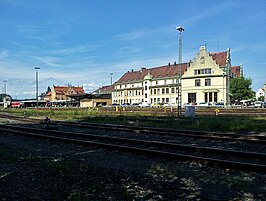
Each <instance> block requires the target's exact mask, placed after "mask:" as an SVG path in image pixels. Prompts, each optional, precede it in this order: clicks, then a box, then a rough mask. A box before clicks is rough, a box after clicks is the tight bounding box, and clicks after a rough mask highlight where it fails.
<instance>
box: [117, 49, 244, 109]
mask: <svg viewBox="0 0 266 201" xmlns="http://www.w3.org/2000/svg"><path fill="white" fill-rule="evenodd" d="M178 67H179V68H180V73H181V75H182V76H181V77H180V76H179V72H178ZM242 74H243V68H242V65H240V66H231V55H230V49H228V50H227V51H223V52H216V53H210V52H207V49H206V47H205V46H201V47H200V49H199V52H198V53H197V54H196V56H195V58H194V59H193V60H192V61H189V62H186V63H182V64H177V63H174V64H170V63H169V64H168V65H165V66H159V67H152V68H141V69H140V70H137V71H134V70H131V71H128V72H127V73H125V74H124V75H123V76H122V77H121V78H120V79H119V80H118V81H117V82H115V83H114V86H113V87H114V89H113V90H112V103H116V104H123V103H129V104H134V103H143V102H145V103H148V104H151V105H156V104H168V105H170V106H177V104H178V90H179V89H181V97H182V100H181V101H182V105H184V104H185V103H186V104H187V103H190V104H192V103H195V104H196V103H197V104H198V103H200V102H209V103H215V102H223V103H225V104H227V103H228V101H229V100H228V98H227V97H229V95H228V94H229V80H230V78H232V77H236V76H242ZM227 95H228V96H227Z"/></svg>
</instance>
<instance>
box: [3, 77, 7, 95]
mask: <svg viewBox="0 0 266 201" xmlns="http://www.w3.org/2000/svg"><path fill="white" fill-rule="evenodd" d="M6 82H7V81H6V80H4V89H3V90H4V91H3V93H4V94H6Z"/></svg>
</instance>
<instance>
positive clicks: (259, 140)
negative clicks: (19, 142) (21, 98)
mask: <svg viewBox="0 0 266 201" xmlns="http://www.w3.org/2000/svg"><path fill="white" fill-rule="evenodd" d="M0 118H7V119H14V120H18V121H25V122H35V123H40V122H42V120H40V119H36V118H23V117H18V116H12V115H2V114H0ZM51 124H52V125H63V126H73V127H79V128H85V129H101V130H112V131H127V132H133V133H141V134H146V135H160V136H172V137H186V138H187V137H189V138H194V139H206V140H208V139H209V140H217V141H231V142H232V141H237V142H251V143H256V144H262V145H266V136H265V135H255V134H252V135H248V134H235V133H221V132H206V131H192V130H176V129H165V128H153V127H139V126H128V125H118V124H101V123H87V122H86V123H85V122H69V121H52V122H51Z"/></svg>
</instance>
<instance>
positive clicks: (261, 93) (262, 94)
mask: <svg viewBox="0 0 266 201" xmlns="http://www.w3.org/2000/svg"><path fill="white" fill-rule="evenodd" d="M260 97H263V101H266V83H264V87H263V88H259V90H258V91H257V92H256V100H258V99H259V98H260Z"/></svg>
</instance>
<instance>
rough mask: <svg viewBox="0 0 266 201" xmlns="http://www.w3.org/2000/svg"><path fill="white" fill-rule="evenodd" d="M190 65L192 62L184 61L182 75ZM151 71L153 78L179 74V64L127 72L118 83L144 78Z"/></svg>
mask: <svg viewBox="0 0 266 201" xmlns="http://www.w3.org/2000/svg"><path fill="white" fill-rule="evenodd" d="M189 66H190V63H182V64H181V69H182V72H181V73H182V75H183V74H184V72H185V71H186V70H187V68H188V67H189ZM148 73H150V74H151V75H152V76H153V78H160V77H162V78H163V77H173V76H177V75H178V64H172V65H167V66H160V67H155V68H149V69H146V68H145V69H142V70H139V71H133V72H132V71H130V72H127V73H125V74H124V75H123V76H122V77H121V78H120V79H119V80H118V81H117V82H116V83H123V82H130V81H137V80H143V79H144V77H145V76H146V75H147V74H148Z"/></svg>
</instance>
